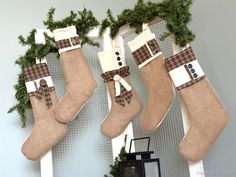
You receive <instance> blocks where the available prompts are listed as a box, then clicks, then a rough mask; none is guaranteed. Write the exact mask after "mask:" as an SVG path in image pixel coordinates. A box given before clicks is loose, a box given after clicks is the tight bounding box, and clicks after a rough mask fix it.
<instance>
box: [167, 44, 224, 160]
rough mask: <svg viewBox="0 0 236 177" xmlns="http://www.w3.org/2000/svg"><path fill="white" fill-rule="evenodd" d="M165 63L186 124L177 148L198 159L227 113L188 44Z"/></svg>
mask: <svg viewBox="0 0 236 177" xmlns="http://www.w3.org/2000/svg"><path fill="white" fill-rule="evenodd" d="M165 62H166V67H167V69H168V71H169V74H170V76H171V78H172V80H173V82H174V84H175V86H176V87H177V90H179V93H180V96H181V99H182V101H183V103H184V106H185V108H186V111H187V114H188V118H189V123H190V128H189V130H188V132H187V134H186V136H185V137H184V138H183V139H182V141H181V142H180V144H179V151H180V153H181V154H182V155H183V156H184V157H185V158H186V159H188V160H190V161H197V160H200V159H202V158H203V156H204V155H205V154H206V153H207V151H208V150H209V149H210V147H211V146H212V144H213V143H214V142H215V141H216V138H217V137H218V136H219V134H220V133H221V132H222V130H223V129H224V127H225V125H226V123H227V120H228V116H227V113H226V111H225V108H224V106H223V104H222V103H221V101H220V100H219V98H218V96H217V94H216V92H215V91H214V89H213V88H212V86H211V85H210V83H209V81H208V79H207V77H206V76H205V74H204V73H203V71H202V69H201V67H200V65H199V63H198V61H197V60H196V58H195V56H194V54H193V51H192V48H191V47H188V48H186V49H185V50H183V51H182V52H180V53H178V54H176V55H174V56H172V57H170V58H169V59H166V60H165Z"/></svg>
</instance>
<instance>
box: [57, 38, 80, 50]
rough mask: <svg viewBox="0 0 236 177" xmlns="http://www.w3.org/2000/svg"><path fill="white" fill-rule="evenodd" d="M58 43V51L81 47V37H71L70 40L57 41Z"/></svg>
mask: <svg viewBox="0 0 236 177" xmlns="http://www.w3.org/2000/svg"><path fill="white" fill-rule="evenodd" d="M70 40H71V43H70ZM56 43H57V48H58V49H63V48H67V47H72V46H76V45H79V44H80V39H79V36H75V37H71V38H70V39H63V40H60V41H57V42H56ZM71 44H72V45H71Z"/></svg>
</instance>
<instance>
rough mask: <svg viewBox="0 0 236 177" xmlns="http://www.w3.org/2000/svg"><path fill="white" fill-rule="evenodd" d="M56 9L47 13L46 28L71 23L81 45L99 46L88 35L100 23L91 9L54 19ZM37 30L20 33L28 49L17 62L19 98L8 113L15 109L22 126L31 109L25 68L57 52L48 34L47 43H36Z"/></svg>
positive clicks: (17, 92) (22, 41)
mask: <svg viewBox="0 0 236 177" xmlns="http://www.w3.org/2000/svg"><path fill="white" fill-rule="evenodd" d="M54 13H55V9H54V8H51V9H50V10H49V12H48V14H47V19H46V20H45V21H44V25H45V28H47V29H50V30H51V31H53V30H54V29H57V28H63V27H67V26H70V25H75V26H76V29H77V31H78V33H79V35H80V38H81V40H82V42H81V45H84V44H89V45H92V46H98V43H97V42H94V41H93V40H92V39H90V38H89V37H87V34H88V32H89V31H90V30H91V29H92V28H94V27H96V26H98V25H99V22H98V21H97V19H96V18H95V17H94V16H93V13H92V12H91V11H90V10H87V9H84V10H82V11H78V12H77V13H75V12H74V11H71V12H70V15H69V16H67V17H65V18H64V19H62V20H58V21H56V20H55V19H54ZM35 32H36V30H35V29H33V30H32V31H31V32H30V33H29V34H28V36H27V37H23V36H22V35H20V36H19V37H18V39H19V44H21V45H22V46H27V47H28V49H27V50H26V52H25V54H24V55H22V56H20V57H19V58H18V59H17V60H16V61H15V63H16V64H17V65H19V66H20V68H21V70H22V71H21V73H20V74H19V75H18V81H17V84H16V85H15V90H16V94H15V98H16V100H17V104H16V105H14V106H12V107H11V108H10V109H9V111H8V113H12V112H13V111H17V112H18V114H19V116H20V120H21V125H22V127H25V126H26V115H25V113H26V110H27V109H31V104H30V101H29V98H28V94H27V91H26V87H25V81H24V76H23V69H24V68H25V67H28V66H32V65H33V64H35V59H36V58H44V57H45V56H47V55H48V54H49V53H56V54H58V52H57V48H56V43H55V41H54V39H53V38H51V37H49V36H47V35H46V34H45V37H46V44H45V45H42V44H36V43H35V39H34V34H35Z"/></svg>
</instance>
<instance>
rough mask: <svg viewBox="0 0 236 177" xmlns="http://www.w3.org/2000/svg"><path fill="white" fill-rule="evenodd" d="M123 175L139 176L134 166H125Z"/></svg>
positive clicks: (128, 176)
mask: <svg viewBox="0 0 236 177" xmlns="http://www.w3.org/2000/svg"><path fill="white" fill-rule="evenodd" d="M124 177H139V175H138V170H137V168H136V166H128V167H125V169H124Z"/></svg>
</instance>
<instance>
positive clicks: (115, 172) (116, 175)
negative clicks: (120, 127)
mask: <svg viewBox="0 0 236 177" xmlns="http://www.w3.org/2000/svg"><path fill="white" fill-rule="evenodd" d="M126 143H127V135H125V138H124V146H123V147H122V148H121V150H120V153H119V155H118V157H116V158H115V161H114V164H113V165H110V172H109V174H110V175H112V177H120V167H119V166H120V162H123V161H125V160H126V156H125V154H127V152H126V150H125V148H126ZM104 177H109V176H108V175H104Z"/></svg>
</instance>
